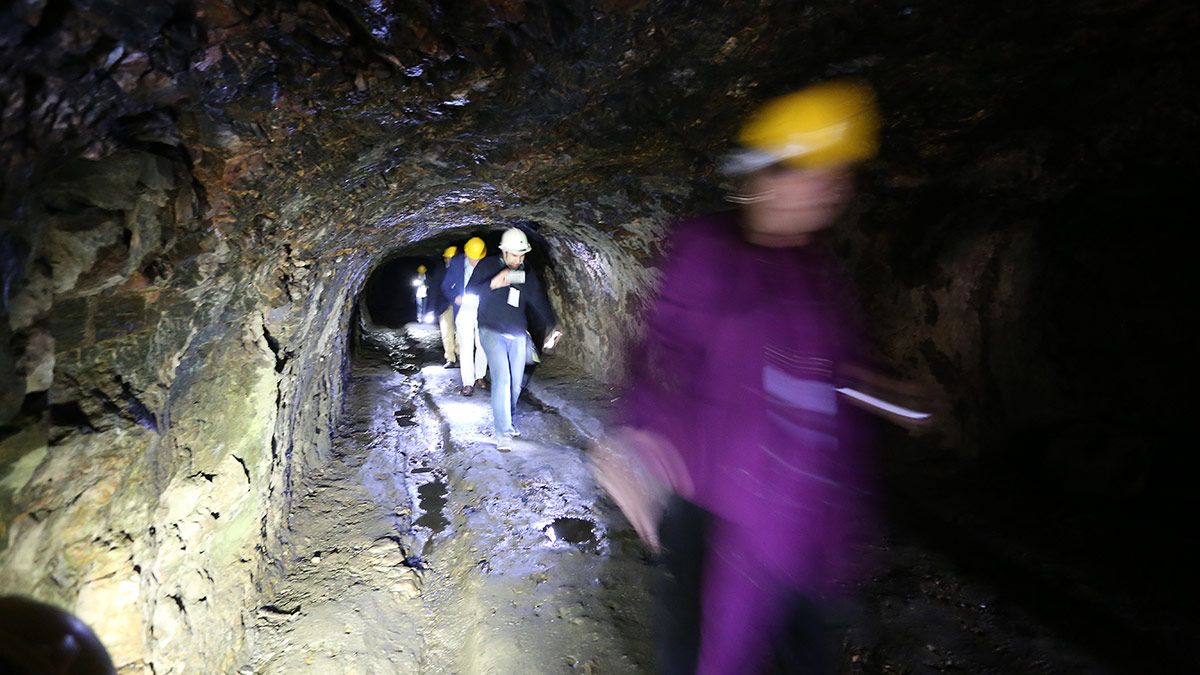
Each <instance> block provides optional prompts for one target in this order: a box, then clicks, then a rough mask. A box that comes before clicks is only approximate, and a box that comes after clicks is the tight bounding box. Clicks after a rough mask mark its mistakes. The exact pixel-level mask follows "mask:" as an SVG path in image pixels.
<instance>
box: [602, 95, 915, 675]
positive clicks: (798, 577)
mask: <svg viewBox="0 0 1200 675" xmlns="http://www.w3.org/2000/svg"><path fill="white" fill-rule="evenodd" d="M878 125H879V122H878V117H877V113H876V109H875V105H874V97H873V94H872V92H871V91H870V89H869V88H867V87H866V86H864V85H860V84H856V83H844V82H835V83H827V84H821V85H816V86H813V87H810V88H808V89H805V90H802V91H800V92H797V93H794V94H791V95H788V96H784V97H781V98H779V99H776V100H773V101H771V102H768V103H767V104H766V105H764V106H763V107H762V108H761V109H760V110H759V111H758V112H757V113H756V114H755V115H753V116H752V117H751V118H750V119H749V120H748V121H747V123H746V125H745V127H744V128H743V130H742V132H741V135H740V139H739V140H740V144H741V148H740V150H739V152H738V153H736V154H735V155H734V156H732V157H731V159H730V161H729V162H728V163H727V165H726V167H725V171H726V173H727V174H728V175H730V176H732V177H733V178H735V179H736V180H737V181H738V182H739V183H740V189H739V191H738V193H737V194H735V195H732V196H731V198H730V201H733V202H735V203H737V204H739V205H740V208H739V209H737V210H735V211H730V212H724V213H719V214H715V215H710V216H703V217H699V218H695V219H692V220H690V221H686V222H684V223H683V224H681V225H679V226H678V227H677V228H676V229H675V230H674V231H673V232H672V234H671V235H670V252H669V254H668V256H667V258H666V260H665V262H664V264H663V266H662V277H661V279H662V282H661V288H660V296H659V298H658V299H657V300H656V301H655V302H654V303H652V305H651V306H650V309H649V312H648V315H647V317H646V322H645V323H646V332H645V335H644V337H643V339H642V340H641V341H640V342H639V343H638V344H637V345H636V346H635V348H634V349H633V350H632V352H631V355H630V358H629V371H628V375H627V383H626V386H625V391H624V394H623V396H622V397H621V406H620V407H621V410H620V413H619V417H620V419H621V420H622V421H623V423H624V426H623V427H621V428H619V429H617V430H616V431H615V432H614V433H613V434H612V437H611V438H610V439H609V440H608V441H607V442H606V443H602V444H600V445H598V446H597V447H596V448H594V449H593V452H592V460H593V467H594V470H595V472H596V476H597V482H598V483H599V484H600V485H601V486H602V487H603V488H604V489H605V490H606V491H607V492H608V493H609V494H610V495H611V496H612V497H613V499H614V501H615V502H616V503H617V504H618V506H619V507H620V508H621V510H622V511H623V512H624V513H625V515H626V517H627V518H628V519H629V521H630V523H631V524H633V526H634V528H635V529H636V530H637V532H638V533H639V535H641V536H642V538H643V539H644V540H645V541H646V542H647V544H648V545H649V546H650V547H651V548H652V549H654V550H656V551H657V552H659V553H660V555H661V558H662V561H663V564H664V567H665V569H666V570H667V571H668V572H669V573H670V574H665V575H663V576H662V579H661V580H660V582H659V584H658V587H657V589H656V594H655V601H656V605H657V612H656V616H655V621H654V622H655V626H656V628H657V629H658V630H657V633H658V635H657V645H658V661H659V669H660V672H663V673H704V674H721V675H723V674H731V673H757V672H778V671H783V672H804V673H823V672H831V671H832V670H833V662H832V661H831V660H830V658H829V656H830V653H829V647H830V644H829V634H828V631H827V629H826V628H825V625H826V620H827V616H826V614H827V610H828V609H829V607H830V606H831V605H833V604H835V602H836V599H837V597H838V594H839V591H841V590H842V589H843V588H844V586H843V584H844V583H845V582H847V581H849V580H851V579H852V578H853V576H854V573H855V570H856V561H858V560H859V559H860V558H861V553H862V549H861V548H860V545H861V543H862V538H863V536H864V535H865V532H866V531H867V524H868V523H869V521H870V518H869V514H870V508H869V505H870V497H869V494H870V480H869V476H870V473H871V472H870V471H869V466H870V462H869V461H868V457H867V455H866V453H865V452H864V443H863V442H862V431H861V422H858V421H855V419H854V418H853V416H852V414H851V410H850V409H849V407H850V406H852V405H853V406H858V405H860V402H861V400H874V401H877V400H879V399H876V398H872V397H865V398H864V397H860V398H859V399H855V398H854V396H853V393H856V392H855V390H853V389H851V388H849V387H847V386H845V383H846V382H847V381H848V380H853V379H859V380H865V381H871V380H872V378H870V377H864V376H863V374H864V373H867V372H869V371H868V370H867V369H865V368H862V367H861V366H858V365H856V360H855V359H856V352H857V349H856V348H855V345H856V343H857V342H858V341H859V339H860V338H861V336H860V335H859V334H858V333H859V331H857V330H856V329H855V327H854V325H855V321H854V320H853V317H854V316H855V314H856V311H855V310H854V309H853V308H852V307H849V306H847V305H846V303H845V300H844V298H846V297H847V296H848V295H849V294H847V293H846V292H845V290H844V289H845V287H846V285H847V284H846V282H844V281H843V280H842V276H841V272H840V270H839V267H838V265H837V263H836V260H835V258H834V257H833V254H832V251H831V246H830V245H829V241H828V240H827V239H826V235H827V233H828V230H829V228H830V227H831V226H832V225H833V224H834V223H835V221H836V220H837V219H838V217H839V216H840V215H841V213H842V212H843V211H844V210H845V208H846V207H847V205H848V204H849V203H850V200H851V198H852V196H853V182H852V179H853V169H854V167H855V166H856V165H857V164H858V163H860V162H862V161H864V160H867V159H869V158H871V157H872V156H873V155H874V154H875V151H876V147H877V143H878V140H877V134H878ZM876 381H880V380H876ZM890 410H892V411H895V410H903V409H901V408H899V407H892V408H890ZM873 412H880V411H879V410H874V411H873ZM880 414H883V415H884V416H885V417H887V416H888V415H892V414H895V413H892V412H889V413H886V414H885V413H880ZM926 417H927V415H926ZM918 418H920V415H916V416H910V417H908V418H904V417H903V415H901V416H900V418H899V419H897V418H893V417H889V419H893V421H902V420H904V419H908V420H910V421H914V424H915V420H916V419H918Z"/></svg>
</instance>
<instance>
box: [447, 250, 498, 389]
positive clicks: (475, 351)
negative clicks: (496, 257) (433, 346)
mask: <svg viewBox="0 0 1200 675" xmlns="http://www.w3.org/2000/svg"><path fill="white" fill-rule="evenodd" d="M486 255H487V245H485V244H484V243H483V240H482V239H480V238H479V237H471V238H470V239H468V240H467V243H466V244H464V245H463V252H462V253H459V254H457V255H455V256H454V257H453V258H451V259H450V262H449V264H447V265H446V277H445V279H443V280H442V293H443V294H444V295H445V296H446V297H447V298H449V299H450V302H451V304H452V307H453V310H454V333H455V339H456V342H457V343H458V366H459V372H460V375H461V377H462V389H461V390H460V391H461V393H462V395H463V396H471V395H472V394H474V393H475V389H476V388H480V389H486V388H487V380H486V379H485V376H486V375H487V355H486V354H485V353H484V351H483V345H481V344H480V343H479V296H478V295H477V294H473V293H468V292H467V283H468V282H469V281H470V280H471V275H472V274H473V273H474V272H475V266H476V265H478V264H479V261H480V260H482V259H483V258H484V256H486Z"/></svg>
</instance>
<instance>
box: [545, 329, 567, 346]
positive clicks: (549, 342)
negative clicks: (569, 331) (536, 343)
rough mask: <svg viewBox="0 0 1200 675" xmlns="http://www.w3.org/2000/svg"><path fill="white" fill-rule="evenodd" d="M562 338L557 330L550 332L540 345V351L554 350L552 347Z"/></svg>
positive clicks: (561, 333)
mask: <svg viewBox="0 0 1200 675" xmlns="http://www.w3.org/2000/svg"><path fill="white" fill-rule="evenodd" d="M562 336H563V332H562V330H560V329H558V328H555V329H554V330H552V331H550V334H549V335H547V336H546V341H545V342H543V343H542V350H543V351H545V350H549V349H554V345H556V344H558V341H559V340H560V339H561V338H562Z"/></svg>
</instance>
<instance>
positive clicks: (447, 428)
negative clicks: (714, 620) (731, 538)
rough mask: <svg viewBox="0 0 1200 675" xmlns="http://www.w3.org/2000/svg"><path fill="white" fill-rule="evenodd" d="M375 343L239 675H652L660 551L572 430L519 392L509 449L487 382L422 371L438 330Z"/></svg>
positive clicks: (301, 502)
mask: <svg viewBox="0 0 1200 675" xmlns="http://www.w3.org/2000/svg"><path fill="white" fill-rule="evenodd" d="M373 339H375V340H376V341H382V344H379V345H377V347H380V348H383V349H386V355H385V352H384V351H382V349H379V350H376V351H372V350H371V349H365V350H362V351H363V353H362V354H361V355H360V356H358V357H356V360H355V362H354V363H353V366H352V368H353V370H352V377H351V382H350V386H349V389H348V394H347V403H346V409H345V411H344V413H343V416H342V422H341V424H340V428H339V430H338V432H337V436H336V440H335V444H334V450H333V452H334V456H333V457H332V458H331V460H330V461H329V462H328V464H326V465H325V466H324V467H322V468H320V469H318V470H316V471H312V472H310V475H309V476H307V477H306V479H305V483H304V485H303V486H302V487H301V488H300V489H299V490H298V493H297V494H298V495H300V497H299V498H298V499H297V500H296V503H295V505H294V507H293V509H292V514H291V520H290V531H291V532H292V543H291V545H290V547H289V550H288V551H287V552H286V556H285V557H284V560H285V563H284V565H283V567H284V573H283V575H282V577H281V578H280V579H279V580H278V581H277V582H276V583H275V584H274V585H273V588H271V589H270V590H269V591H268V592H267V593H266V594H265V595H264V598H263V601H262V603H261V605H260V608H259V610H258V613H257V619H256V625H255V626H254V627H253V630H252V631H251V644H252V651H251V652H250V656H249V657H248V658H247V660H246V663H245V666H244V667H243V668H242V671H243V672H263V673H283V672H289V673H291V672H321V673H392V672H401V673H515V672H539V673H553V672H572V671H582V672H603V673H622V672H646V671H647V670H649V669H650V667H651V663H652V662H651V656H650V644H649V638H648V636H649V627H648V626H647V625H646V623H645V617H646V616H648V612H647V608H648V602H647V598H646V596H645V588H646V583H645V575H646V574H647V573H648V569H649V568H648V562H649V561H648V558H647V555H646V552H645V550H644V549H643V548H642V547H641V546H640V545H639V544H638V543H637V542H636V537H635V536H634V534H633V532H632V530H630V529H629V527H628V525H626V524H625V522H624V521H623V520H622V519H621V518H620V516H619V515H618V514H617V513H616V512H615V510H614V509H613V507H612V506H611V504H609V503H608V502H607V501H603V500H600V499H599V496H598V492H597V489H596V486H595V484H594V483H593V481H592V479H591V477H590V475H589V473H588V471H587V467H586V464H585V462H584V457H583V453H582V448H583V446H584V443H583V441H582V439H580V438H579V437H578V436H577V435H576V434H575V433H574V431H573V428H572V427H571V426H570V425H569V424H567V423H566V422H565V421H564V420H563V419H562V418H561V417H559V415H558V414H557V413H556V412H554V411H553V410H552V409H550V408H548V407H546V406H544V405H541V404H539V403H538V402H537V401H533V400H531V401H527V400H525V398H524V397H522V400H521V403H520V404H519V406H518V413H517V418H516V423H517V425H518V427H519V428H520V429H521V430H522V433H523V434H524V435H523V438H522V439H518V440H517V441H516V442H515V444H514V446H515V447H514V448H513V450H512V451H511V452H500V451H498V450H497V449H496V447H495V445H494V443H493V442H492V439H491V434H490V430H491V409H490V407H489V405H488V399H487V396H486V392H480V393H476V395H475V396H474V397H471V398H464V397H462V396H460V395H459V394H458V391H457V390H458V385H459V382H458V380H457V378H458V371H457V370H445V369H443V368H441V367H440V366H436V365H429V364H427V363H426V362H427V361H428V360H429V359H431V358H433V355H435V354H436V350H435V349H434V348H433V343H434V342H435V341H436V340H437V339H438V338H437V331H436V329H432V328H428V327H424V326H414V327H411V328H410V330H409V331H408V333H407V334H406V335H397V334H393V333H380V334H377V335H376V336H373ZM427 355H429V356H428V357H427Z"/></svg>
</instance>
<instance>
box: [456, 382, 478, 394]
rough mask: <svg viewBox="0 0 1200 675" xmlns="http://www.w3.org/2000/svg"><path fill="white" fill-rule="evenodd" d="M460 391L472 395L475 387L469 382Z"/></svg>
mask: <svg viewBox="0 0 1200 675" xmlns="http://www.w3.org/2000/svg"><path fill="white" fill-rule="evenodd" d="M460 392H461V393H462V395H463V396H470V395H471V394H474V393H475V387H472V386H471V385H469V384H468V385H467V386H465V387H463V388H462V389H461V390H460Z"/></svg>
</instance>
